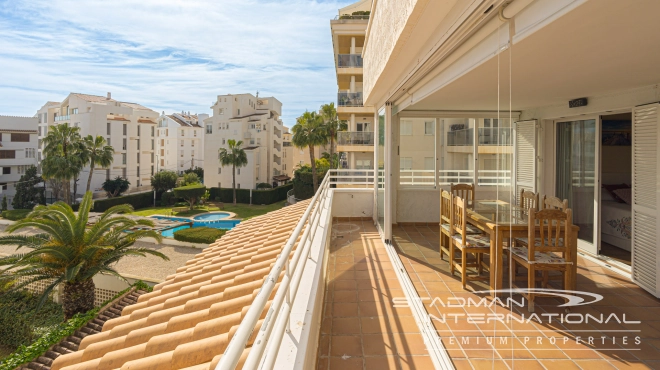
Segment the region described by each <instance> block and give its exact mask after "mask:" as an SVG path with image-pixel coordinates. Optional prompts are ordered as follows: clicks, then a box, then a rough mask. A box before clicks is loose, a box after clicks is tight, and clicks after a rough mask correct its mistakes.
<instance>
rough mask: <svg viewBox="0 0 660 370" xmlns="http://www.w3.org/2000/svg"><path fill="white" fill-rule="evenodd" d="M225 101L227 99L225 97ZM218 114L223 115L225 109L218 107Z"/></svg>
mask: <svg viewBox="0 0 660 370" xmlns="http://www.w3.org/2000/svg"><path fill="white" fill-rule="evenodd" d="M225 101H227V99H225ZM218 114H219V115H223V114H225V109H224V108H220V109H218Z"/></svg>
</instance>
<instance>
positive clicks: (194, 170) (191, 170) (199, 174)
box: [183, 167, 204, 182]
mask: <svg viewBox="0 0 660 370" xmlns="http://www.w3.org/2000/svg"><path fill="white" fill-rule="evenodd" d="M183 173H195V174H197V177H199V180H200V182H202V181H203V179H204V169H203V168H202V167H195V168H188V169H187V170H184V171H183Z"/></svg>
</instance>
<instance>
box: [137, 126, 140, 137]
mask: <svg viewBox="0 0 660 370" xmlns="http://www.w3.org/2000/svg"><path fill="white" fill-rule="evenodd" d="M137 128H138V134H137V136H140V125H138V127H137Z"/></svg>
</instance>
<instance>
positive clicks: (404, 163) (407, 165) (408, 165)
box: [399, 157, 412, 171]
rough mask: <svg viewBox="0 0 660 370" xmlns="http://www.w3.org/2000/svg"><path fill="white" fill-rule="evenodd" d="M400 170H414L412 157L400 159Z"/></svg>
mask: <svg viewBox="0 0 660 370" xmlns="http://www.w3.org/2000/svg"><path fill="white" fill-rule="evenodd" d="M399 169H400V170H401V171H410V170H412V157H400V159H399Z"/></svg>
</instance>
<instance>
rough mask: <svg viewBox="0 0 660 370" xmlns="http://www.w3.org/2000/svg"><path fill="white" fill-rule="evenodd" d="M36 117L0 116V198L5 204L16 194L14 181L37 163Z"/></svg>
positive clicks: (9, 202) (8, 203) (9, 203)
mask: <svg viewBox="0 0 660 370" xmlns="http://www.w3.org/2000/svg"><path fill="white" fill-rule="evenodd" d="M37 140H38V139H37V118H36V117H12V116H0V167H2V173H1V174H0V198H2V197H4V196H6V197H7V205H8V206H9V209H11V208H12V207H11V202H12V200H13V199H14V195H15V194H16V182H18V181H19V180H20V178H21V176H22V175H23V174H24V173H25V170H26V169H27V168H29V167H30V166H36V165H37Z"/></svg>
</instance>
